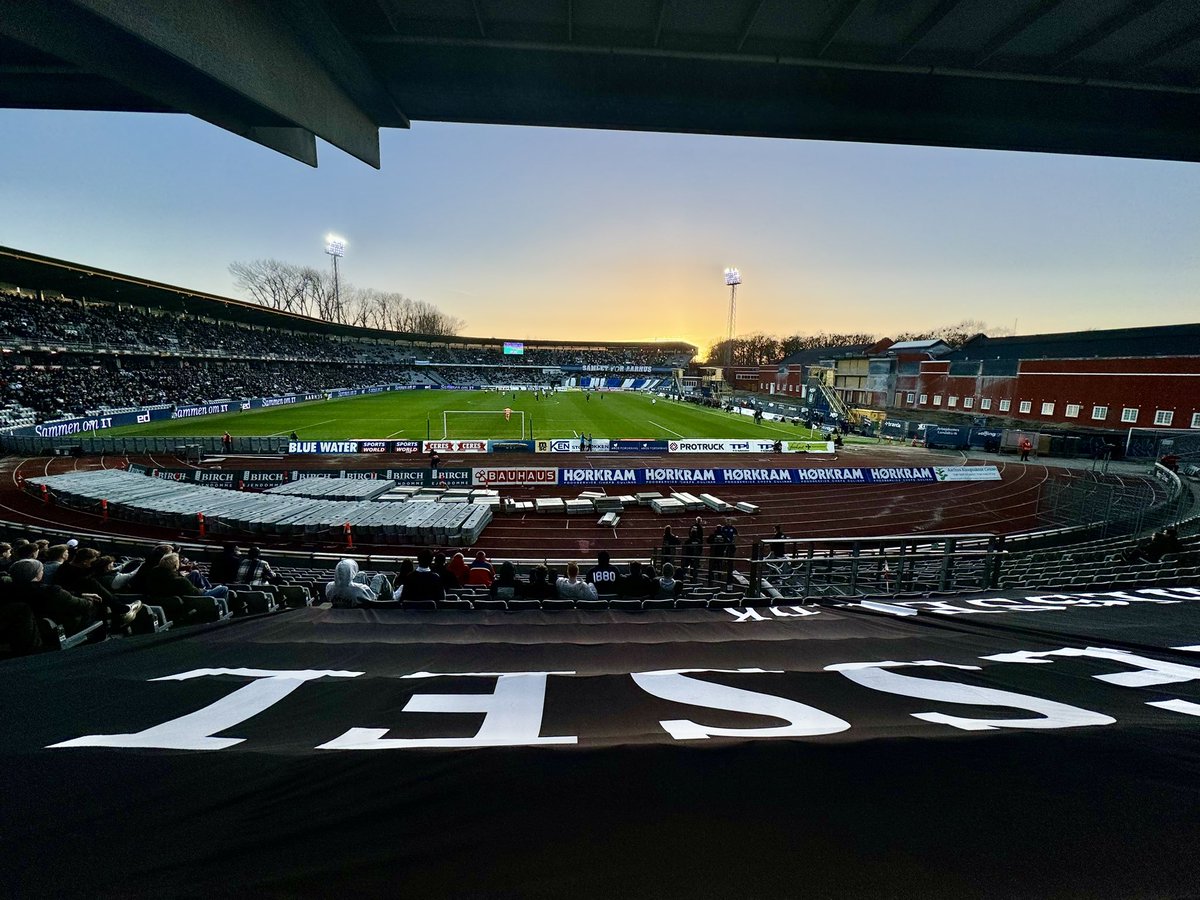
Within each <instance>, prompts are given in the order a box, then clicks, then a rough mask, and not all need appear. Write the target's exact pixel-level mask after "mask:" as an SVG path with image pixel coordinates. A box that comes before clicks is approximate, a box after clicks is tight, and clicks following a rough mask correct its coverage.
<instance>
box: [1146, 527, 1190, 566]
mask: <svg viewBox="0 0 1200 900" xmlns="http://www.w3.org/2000/svg"><path fill="white" fill-rule="evenodd" d="M1182 549H1183V544H1182V543H1181V542H1180V540H1179V531H1178V529H1176V528H1175V527H1174V526H1170V527H1168V528H1164V529H1163V530H1162V531H1156V532H1155V533H1154V537H1152V538H1150V540H1149V542H1148V543H1147V544H1146V546H1145V547H1144V548H1143V550H1142V555H1143V556H1145V558H1146V559H1148V560H1150V562H1158V561H1159V560H1160V559H1162V558H1163V557H1164V556H1166V555H1167V554H1170V553H1179V552H1180V551H1181V550H1182Z"/></svg>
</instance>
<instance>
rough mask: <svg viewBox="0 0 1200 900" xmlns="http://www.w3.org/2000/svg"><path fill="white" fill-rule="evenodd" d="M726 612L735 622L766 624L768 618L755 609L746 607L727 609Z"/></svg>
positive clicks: (729, 607) (730, 607)
mask: <svg viewBox="0 0 1200 900" xmlns="http://www.w3.org/2000/svg"><path fill="white" fill-rule="evenodd" d="M725 611H726V612H727V613H729V614H730V615H731V616H733V621H735V622H750V621H754V622H766V621H767V617H766V616H764V615H763V614H762V613H760V612H759V611H758V610H756V609H754V607H750V606H748V607H746V608H745V609H734V608H733V607H732V606H727V607H725Z"/></svg>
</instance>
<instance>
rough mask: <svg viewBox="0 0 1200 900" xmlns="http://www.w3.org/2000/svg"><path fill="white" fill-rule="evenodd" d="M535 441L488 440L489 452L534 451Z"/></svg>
mask: <svg viewBox="0 0 1200 900" xmlns="http://www.w3.org/2000/svg"><path fill="white" fill-rule="evenodd" d="M535 449H536V447H535V445H534V442H533V441H518V440H511V441H509V440H505V441H488V453H533V452H534V450H535Z"/></svg>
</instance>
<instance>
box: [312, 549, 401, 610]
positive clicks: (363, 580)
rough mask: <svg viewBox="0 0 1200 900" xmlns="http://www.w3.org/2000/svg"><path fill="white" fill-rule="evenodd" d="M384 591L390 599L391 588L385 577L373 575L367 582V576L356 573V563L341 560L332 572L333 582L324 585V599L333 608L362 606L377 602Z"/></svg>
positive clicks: (350, 560)
mask: <svg viewBox="0 0 1200 900" xmlns="http://www.w3.org/2000/svg"><path fill="white" fill-rule="evenodd" d="M385 589H386V591H387V596H389V597H390V596H391V592H392V588H391V585H390V584H388V580H387V576H385V575H375V576H374V577H373V578H372V579H371V580H370V581H369V582H368V581H367V576H366V575H365V574H362V573H360V572H359V571H358V563H356V562H355V561H354V560H352V559H343V560H342V561H341V562H340V563H338V564H337V567H336V568H335V569H334V570H333V581H331V582H329V584H327V585H325V599H326V600H328V601H329V602H331V603H332V604H333V605H334V606H362V605H363V602H364V601H366V600H378V599H379V597H380V596H381V594H380V591H381V590H385Z"/></svg>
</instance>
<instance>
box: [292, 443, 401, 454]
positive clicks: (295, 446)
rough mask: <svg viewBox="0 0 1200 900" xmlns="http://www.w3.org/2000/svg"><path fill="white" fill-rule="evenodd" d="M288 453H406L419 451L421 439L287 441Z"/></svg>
mask: <svg viewBox="0 0 1200 900" xmlns="http://www.w3.org/2000/svg"><path fill="white" fill-rule="evenodd" d="M287 452H288V453H292V454H311V453H318V454H320V453H407V454H416V453H420V452H421V441H378V440H353V441H288V450H287Z"/></svg>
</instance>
